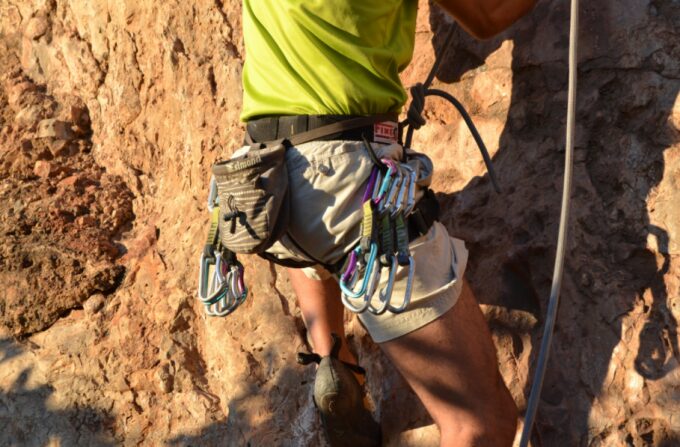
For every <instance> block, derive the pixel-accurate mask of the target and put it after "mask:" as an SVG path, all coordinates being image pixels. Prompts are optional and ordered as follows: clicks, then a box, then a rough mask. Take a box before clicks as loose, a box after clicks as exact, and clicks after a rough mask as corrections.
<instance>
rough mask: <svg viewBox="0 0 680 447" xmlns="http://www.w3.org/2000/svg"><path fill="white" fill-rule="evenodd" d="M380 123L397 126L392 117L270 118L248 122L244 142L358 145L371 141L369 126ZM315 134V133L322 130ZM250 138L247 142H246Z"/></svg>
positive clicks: (316, 116) (384, 115) (371, 128)
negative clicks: (281, 141)
mask: <svg viewBox="0 0 680 447" xmlns="http://www.w3.org/2000/svg"><path fill="white" fill-rule="evenodd" d="M382 121H393V122H395V123H397V122H398V116H397V115H396V114H389V113H388V114H383V115H373V116H358V115H290V116H272V117H267V118H259V119H255V120H251V121H248V123H247V124H246V130H247V133H246V142H247V143H248V144H251V143H252V142H267V141H276V140H282V139H288V140H291V143H293V144H300V143H303V142H304V141H293V140H299V139H300V137H302V139H305V140H307V141H312V140H316V141H319V140H323V141H329V140H350V141H361V140H362V138H363V137H364V136H365V137H366V138H367V139H368V140H369V141H373V140H374V139H373V124H375V123H378V122H382ZM322 128H326V129H327V130H324V131H322V132H317V130H323V129H322ZM312 132H316V135H314V138H312V139H311V140H309V139H306V138H304V137H305V134H307V133H312ZM248 138H250V141H249V140H248Z"/></svg>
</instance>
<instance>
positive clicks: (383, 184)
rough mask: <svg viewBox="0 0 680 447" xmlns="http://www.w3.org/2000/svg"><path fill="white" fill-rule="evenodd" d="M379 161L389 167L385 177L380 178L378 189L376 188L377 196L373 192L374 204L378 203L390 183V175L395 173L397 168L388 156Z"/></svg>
mask: <svg viewBox="0 0 680 447" xmlns="http://www.w3.org/2000/svg"><path fill="white" fill-rule="evenodd" d="M381 161H382V162H383V163H385V164H386V165H387V167H388V168H389V169H388V170H387V172H386V173H385V177H384V178H383V179H382V182H381V183H380V189H379V190H378V194H377V196H376V194H375V192H374V194H373V202H374V203H375V204H376V205H377V204H378V203H380V201H381V200H382V199H383V197H384V196H385V193H386V192H387V189H388V188H389V187H390V185H391V184H392V176H393V175H394V174H395V173H396V170H397V167H396V165H395V163H394V161H393V160H390V159H389V158H383V159H382V160H381Z"/></svg>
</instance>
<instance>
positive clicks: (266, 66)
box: [241, 0, 418, 121]
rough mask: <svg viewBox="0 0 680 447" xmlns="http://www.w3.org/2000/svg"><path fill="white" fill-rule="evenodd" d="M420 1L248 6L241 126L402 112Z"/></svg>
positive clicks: (297, 0)
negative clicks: (272, 119)
mask: <svg viewBox="0 0 680 447" xmlns="http://www.w3.org/2000/svg"><path fill="white" fill-rule="evenodd" d="M417 6H418V2H417V0H243V37H244V41H245V48H246V60H245V64H244V67H243V110H242V112H241V120H243V121H248V120H250V119H252V118H256V117H262V116H271V115H370V114H376V113H384V112H399V111H400V110H401V107H402V105H403V104H404V102H405V101H406V92H405V90H404V87H403V86H402V85H401V81H400V79H399V73H400V72H401V71H402V70H403V69H404V68H406V66H407V65H408V63H409V62H410V61H411V57H412V56H413V46H414V40H415V25H416V13H417Z"/></svg>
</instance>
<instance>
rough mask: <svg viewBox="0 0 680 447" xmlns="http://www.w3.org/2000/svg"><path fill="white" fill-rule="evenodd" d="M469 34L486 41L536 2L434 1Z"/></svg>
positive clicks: (490, 0)
mask: <svg viewBox="0 0 680 447" xmlns="http://www.w3.org/2000/svg"><path fill="white" fill-rule="evenodd" d="M436 2H437V3H439V4H440V5H441V7H442V8H444V10H445V11H447V12H448V13H450V14H451V15H452V16H453V17H454V18H455V19H456V20H457V21H458V23H460V25H461V26H462V27H463V28H464V29H465V30H466V31H467V32H469V33H470V34H472V35H473V36H475V37H477V38H479V39H488V38H490V37H493V36H495V35H496V34H498V33H500V32H501V31H503V30H504V29H506V28H508V27H509V26H510V25H512V24H513V23H515V21H517V20H518V19H519V18H520V17H522V16H523V15H525V14H526V13H528V12H529V11H530V10H531V8H533V6H534V4H535V3H536V0H436Z"/></svg>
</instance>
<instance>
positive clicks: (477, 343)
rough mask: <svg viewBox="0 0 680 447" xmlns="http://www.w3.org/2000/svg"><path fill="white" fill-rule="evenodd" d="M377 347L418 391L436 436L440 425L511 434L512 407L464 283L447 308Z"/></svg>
mask: <svg viewBox="0 0 680 447" xmlns="http://www.w3.org/2000/svg"><path fill="white" fill-rule="evenodd" d="M380 347H381V348H382V349H383V351H384V352H385V354H386V355H387V356H388V357H389V358H390V360H391V361H392V363H393V364H394V365H395V366H396V367H397V369H398V370H399V372H400V373H401V374H402V376H403V377H404V378H405V379H406V381H407V382H408V383H409V385H410V386H411V388H412V389H413V390H414V391H415V393H416V394H417V395H418V397H419V398H420V400H421V401H422V403H423V405H424V406H425V408H426V409H427V410H428V412H429V413H430V415H431V416H432V418H433V419H434V421H435V422H436V423H437V425H438V426H439V428H440V430H441V431H442V437H443V436H444V431H445V430H446V431H452V432H454V433H466V430H467V431H469V430H473V431H474V430H488V427H494V428H493V430H496V429H497V428H498V429H500V430H503V432H505V433H511V436H512V435H514V427H515V423H516V419H515V414H516V408H515V406H514V402H513V401H512V398H511V397H510V394H509V392H508V390H507V388H506V387H505V384H504V382H503V380H502V377H501V375H500V373H499V371H498V364H497V357H496V350H495V347H494V344H493V341H492V339H491V333H490V331H489V328H488V326H487V324H486V321H485V320H484V317H483V315H482V312H481V310H480V309H479V306H478V304H477V301H476V300H475V297H474V296H473V294H472V291H471V290H470V287H469V286H468V284H467V283H464V285H463V290H462V292H461V295H460V298H459V299H458V302H457V303H456V304H455V305H454V306H453V307H452V308H451V309H450V310H449V311H448V312H446V313H445V314H443V315H442V316H441V317H439V318H438V319H436V320H434V321H433V322H431V323H429V324H427V325H426V326H423V327H422V328H420V329H418V330H415V331H413V332H410V333H408V334H406V335H403V336H401V337H399V338H396V339H393V340H390V341H388V342H384V343H381V344H380ZM499 424H500V426H499ZM504 425H507V427H503V426H504ZM485 427H486V428H485ZM510 442H512V441H510ZM480 445H486V444H480Z"/></svg>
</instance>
